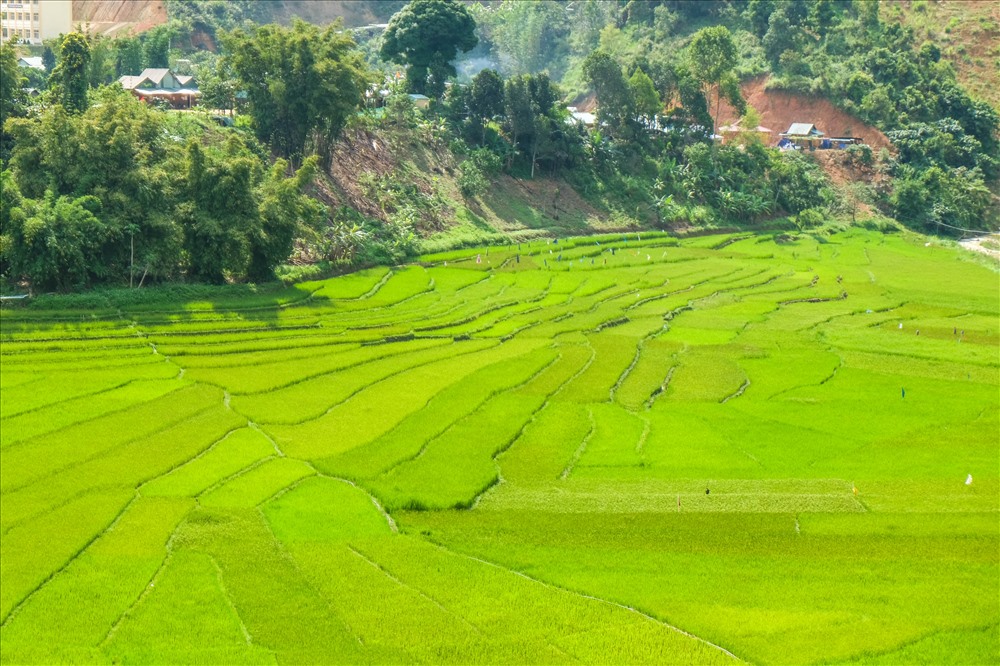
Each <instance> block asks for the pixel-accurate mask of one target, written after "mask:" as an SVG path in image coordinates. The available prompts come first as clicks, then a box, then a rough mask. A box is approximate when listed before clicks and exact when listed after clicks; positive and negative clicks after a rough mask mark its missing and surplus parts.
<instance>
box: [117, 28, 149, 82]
mask: <svg viewBox="0 0 1000 666" xmlns="http://www.w3.org/2000/svg"><path fill="white" fill-rule="evenodd" d="M115 45H116V46H117V47H118V49H117V51H116V52H115V75H117V76H138V75H139V74H140V73H141V72H142V70H143V66H142V63H143V57H144V55H143V52H142V42H140V41H139V39H138V38H137V37H122V38H121V39H117V40H115Z"/></svg>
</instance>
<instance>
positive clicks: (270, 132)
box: [222, 20, 367, 164]
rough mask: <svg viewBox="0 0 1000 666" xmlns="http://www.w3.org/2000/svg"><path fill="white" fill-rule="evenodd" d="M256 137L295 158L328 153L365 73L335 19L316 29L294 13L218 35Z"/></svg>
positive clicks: (325, 156)
mask: <svg viewBox="0 0 1000 666" xmlns="http://www.w3.org/2000/svg"><path fill="white" fill-rule="evenodd" d="M222 41H223V43H224V44H225V46H226V49H227V51H228V53H229V55H228V56H227V65H228V66H231V67H232V71H233V74H234V76H235V79H236V81H238V83H239V86H240V89H241V90H245V91H246V93H247V101H248V106H249V112H250V115H251V116H252V117H253V122H254V131H255V132H256V134H257V138H258V139H260V140H261V141H263V142H266V143H269V144H271V146H272V148H274V150H275V151H276V152H278V154H280V155H282V156H284V157H287V158H289V159H290V160H291V161H292V162H293V163H295V164H298V163H300V162H301V161H302V159H303V157H304V156H305V155H306V154H308V152H309V151H310V150H311V151H315V152H318V153H319V154H320V155H321V156H322V157H323V159H324V163H325V162H326V161H327V159H328V158H329V151H330V148H331V146H332V143H333V141H334V140H335V139H336V138H337V135H338V134H339V133H340V131H341V130H342V129H343V127H344V124H345V123H346V122H347V119H348V118H349V117H350V116H352V115H353V114H354V113H355V112H356V111H357V109H358V108H359V107H360V106H361V104H362V94H363V91H364V89H365V84H366V79H367V73H366V69H365V66H364V63H363V62H362V61H361V58H360V55H359V54H358V52H357V51H356V50H355V49H354V41H353V40H352V39H351V38H350V37H349V36H347V35H346V34H345V33H344V32H343V31H342V30H340V25H339V24H334V25H332V26H328V27H327V28H325V29H323V30H320V29H319V28H318V27H316V26H314V25H310V24H308V23H305V22H303V21H299V20H296V21H295V22H294V23H293V24H292V27H291V28H283V27H281V26H277V25H267V26H262V27H259V28H257V29H256V30H255V31H253V32H252V33H246V32H244V31H243V30H235V31H233V32H231V33H228V34H226V35H224V36H223V40H222Z"/></svg>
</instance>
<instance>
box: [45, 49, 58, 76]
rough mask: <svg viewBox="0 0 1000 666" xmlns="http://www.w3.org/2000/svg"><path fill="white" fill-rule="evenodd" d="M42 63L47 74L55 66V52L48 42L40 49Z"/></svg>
mask: <svg viewBox="0 0 1000 666" xmlns="http://www.w3.org/2000/svg"><path fill="white" fill-rule="evenodd" d="M42 64H43V65H45V71H46V72H48V73H49V74H51V73H52V70H54V69H55V68H56V53H55V51H53V50H52V47H51V46H50V45H48V44H46V45H45V47H44V48H43V49H42Z"/></svg>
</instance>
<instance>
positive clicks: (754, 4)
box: [744, 0, 776, 37]
mask: <svg viewBox="0 0 1000 666" xmlns="http://www.w3.org/2000/svg"><path fill="white" fill-rule="evenodd" d="M775 7H776V3H775V0H750V2H748V3H747V8H746V12H744V16H746V18H747V20H748V21H750V27H751V28H753V33H754V34H755V35H757V37H763V36H764V34H765V33H766V32H767V26H768V21H769V20H770V18H771V13H772V12H774V10H775Z"/></svg>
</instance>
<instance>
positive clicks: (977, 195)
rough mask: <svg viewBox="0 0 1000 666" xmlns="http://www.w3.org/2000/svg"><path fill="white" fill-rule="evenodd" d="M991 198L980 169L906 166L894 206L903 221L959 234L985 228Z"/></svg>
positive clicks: (898, 180) (899, 172)
mask: <svg viewBox="0 0 1000 666" xmlns="http://www.w3.org/2000/svg"><path fill="white" fill-rule="evenodd" d="M990 197H991V194H990V191H989V190H988V189H987V188H986V186H985V185H984V184H983V179H982V173H981V172H979V170H978V169H972V170H970V169H967V168H965V167H960V168H957V169H949V168H947V167H941V166H932V167H930V168H927V169H918V168H914V167H910V166H903V167H901V168H899V169H898V170H897V173H896V178H895V183H894V190H893V193H892V197H891V199H890V203H891V205H892V209H893V214H894V215H895V216H896V217H897V218H898V219H899V220H900V221H903V222H905V223H907V224H910V225H914V226H916V227H917V228H919V229H921V230H922V231H927V232H929V233H938V234H944V235H957V234H959V233H960V232H962V231H963V230H971V231H978V230H981V229H982V228H983V225H984V222H983V219H984V216H985V212H986V209H987V207H988V206H989V205H990Z"/></svg>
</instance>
